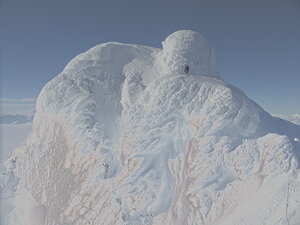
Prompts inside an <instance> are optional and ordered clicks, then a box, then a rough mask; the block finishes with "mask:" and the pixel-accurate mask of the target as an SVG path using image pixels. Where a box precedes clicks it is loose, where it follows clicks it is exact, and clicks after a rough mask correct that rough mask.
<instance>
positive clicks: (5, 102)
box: [0, 98, 36, 114]
mask: <svg viewBox="0 0 300 225" xmlns="http://www.w3.org/2000/svg"><path fill="white" fill-rule="evenodd" d="M35 103H36V99H34V98H21V99H15V98H0V112H1V113H8V114H11V113H15V114H18V113H24V112H27V111H32V110H34V109H35Z"/></svg>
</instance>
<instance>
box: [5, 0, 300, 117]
mask: <svg viewBox="0 0 300 225" xmlns="http://www.w3.org/2000/svg"><path fill="white" fill-rule="evenodd" d="M0 10H1V11H0V35H1V36H0V37H1V40H0V41H1V42H0V50H1V58H0V59H1V61H0V62H1V97H2V98H13V99H19V98H36V97H37V95H38V93H39V92H40V90H41V88H42V87H43V86H44V85H45V84H46V83H47V82H48V81H49V80H50V79H52V78H53V77H54V76H56V75H57V74H58V73H59V72H61V71H62V69H63V68H64V66H65V65H66V64H67V63H68V61H70V60H71V59H72V58H73V57H75V56H76V55H77V54H79V53H81V52H83V51H86V50H87V49H89V48H90V47H92V46H94V45H96V44H99V43H103V42H107V41H119V42H123V43H132V44H142V45H149V46H154V47H161V41H162V40H164V39H165V38H166V37H167V36H168V35H169V34H171V33H172V32H174V31H176V30H179V29H190V30H195V31H198V32H200V33H201V34H202V35H203V36H204V37H206V39H207V40H208V42H209V43H210V44H211V45H212V46H213V47H214V48H215V50H216V55H217V67H218V71H219V73H220V75H221V77H222V79H223V80H225V81H227V82H229V83H231V84H233V85H235V86H237V87H239V88H240V89H242V90H243V91H244V92H245V93H246V94H247V95H248V96H249V97H250V98H252V99H253V100H255V101H256V102H257V103H258V104H259V105H261V106H262V107H263V108H264V109H265V110H267V111H269V112H272V113H286V114H289V113H300V100H299V99H300V0H248V1H244V0H226V1H225V0H223V1H222V0H180V1H179V0H147V1H144V0H106V1H104V0H26V1H25V0H0Z"/></svg>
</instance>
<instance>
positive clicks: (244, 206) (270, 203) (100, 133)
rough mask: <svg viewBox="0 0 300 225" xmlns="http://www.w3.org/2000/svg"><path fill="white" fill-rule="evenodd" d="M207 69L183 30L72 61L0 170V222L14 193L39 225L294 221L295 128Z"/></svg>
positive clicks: (200, 49)
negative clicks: (159, 40) (150, 43)
mask: <svg viewBox="0 0 300 225" xmlns="http://www.w3.org/2000/svg"><path fill="white" fill-rule="evenodd" d="M214 62H215V60H214V53H213V50H212V49H211V47H210V46H209V45H208V43H207V42H206V40H205V39H204V38H203V37H202V36H201V35H200V34H199V33H196V32H193V31H177V32H175V33H174V34H171V35H170V36H169V37H167V39H166V40H165V41H164V42H163V48H162V49H155V48H150V47H145V46H138V45H127V44H121V43H113V42H111V43H105V44H101V45H98V46H96V47H94V48H92V49H90V50H88V51H87V52H85V53H83V54H81V55H79V56H77V57H76V58H75V59H73V60H72V61H71V62H70V63H69V64H68V65H67V66H66V68H65V69H64V71H63V72H62V73H61V74H59V75H58V76H57V77H56V78H54V79H53V80H52V81H50V82H49V83H48V84H47V85H46V86H45V87H44V88H43V90H42V92H41V94H40V96H39V98H38V101H37V107H36V114H35V118H34V125H33V131H32V132H31V134H30V136H29V137H28V138H27V140H26V142H25V143H24V144H23V145H22V146H21V147H19V148H18V149H17V150H16V151H15V153H14V155H13V157H12V159H11V160H12V161H11V163H13V165H14V166H13V167H12V166H4V167H3V171H4V172H3V174H4V175H3V178H2V179H1V192H2V195H5V194H6V195H7V196H8V197H7V198H6V204H7V207H11V209H12V210H11V213H12V214H9V215H13V213H14V212H16V211H17V212H18V213H19V214H15V215H20V204H15V201H13V199H15V198H16V197H15V196H16V195H18V193H26V195H25V197H22V198H21V199H27V200H28V199H29V200H30V205H31V206H32V209H36V211H38V213H37V214H34V215H31V214H30V215H31V216H30V217H33V218H36V220H35V221H39V222H40V221H41V220H43V224H51V225H52V224H55V225H67V224H72V225H83V224H102V225H105V224H107V225H108V224H120V225H121V224H127V225H142V224H147V225H152V224H153V225H158V224H165V225H167V224H168V225H174V224H178V225H182V224H190V225H192V224H193V225H194V224H197V225H198V224H199V225H224V224H231V225H241V224H243V225H254V224H255V225H260V224H268V225H279V224H281V225H297V222H298V221H300V211H299V209H300V204H299V202H300V193H299V188H300V176H299V175H300V173H299V157H300V154H299V152H300V146H299V142H298V141H295V138H299V134H300V127H299V126H298V125H295V124H292V123H289V122H287V121H284V120H281V119H278V118H274V117H272V116H271V115H270V114H268V113H267V112H265V111H264V110H263V109H262V108H261V107H259V106H258V105H257V104H256V103H254V102H253V101H252V100H250V99H249V98H248V97H247V96H246V95H245V94H244V93H243V92H242V91H241V90H239V89H238V88H236V87H233V86H231V85H230V84H227V83H226V82H224V81H222V80H220V79H218V75H217V73H216V69H215V65H214V64H215V63H214ZM187 64H188V65H189V67H190V71H189V74H188V75H186V74H185V73H184V67H185V65H187ZM7 163H8V161H7V162H6V165H7ZM11 163H10V164H9V165H12V164H11ZM8 177H11V178H13V179H15V180H16V182H14V183H13V184H14V185H12V186H13V187H14V189H9V190H8V189H7V188H5V187H9V186H10V185H11V183H10V182H8V181H9V180H12V179H8ZM22 196H24V195H22ZM12 202H13V205H10V206H9V204H12ZM21 202H24V201H23V200H22V201H21ZM25 202H26V201H25ZM21 205H22V204H21ZM21 208H22V207H21ZM33 211H34V210H33ZM33 211H30V213H32V212H33ZM24 213H25V214H28V212H26V211H24V212H23V214H22V215H24ZM6 218H11V217H6ZM22 218H23V217H22ZM24 218H25V217H24ZM5 222H6V224H8V225H10V224H13V223H12V222H9V221H5ZM40 223H41V222H40ZM4 224H5V223H4ZM31 224H34V223H33V222H32V223H31V222H28V223H27V224H26V225H31Z"/></svg>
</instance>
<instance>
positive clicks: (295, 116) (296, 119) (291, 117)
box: [273, 114, 300, 125]
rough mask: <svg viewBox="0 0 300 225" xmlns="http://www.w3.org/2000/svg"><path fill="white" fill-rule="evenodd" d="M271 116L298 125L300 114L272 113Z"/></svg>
mask: <svg viewBox="0 0 300 225" xmlns="http://www.w3.org/2000/svg"><path fill="white" fill-rule="evenodd" d="M273 116H275V117H278V118H281V119H284V120H287V121H290V122H292V123H294V124H297V125H300V114H292V115H283V114H274V115H273Z"/></svg>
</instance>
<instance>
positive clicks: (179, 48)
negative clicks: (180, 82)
mask: <svg viewBox="0 0 300 225" xmlns="http://www.w3.org/2000/svg"><path fill="white" fill-rule="evenodd" d="M162 46H163V52H162V57H163V61H164V63H165V65H164V73H166V74H183V73H184V67H185V66H186V65H188V66H189V74H194V75H201V76H208V77H218V74H217V73H216V69H215V54H214V50H213V48H211V47H210V45H209V44H208V42H207V41H206V40H205V38H204V37H203V36H202V35H201V34H200V33H198V32H195V31H191V30H180V31H176V32H174V33H173V34H171V35H169V36H168V37H167V38H166V40H165V41H163V42H162Z"/></svg>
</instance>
